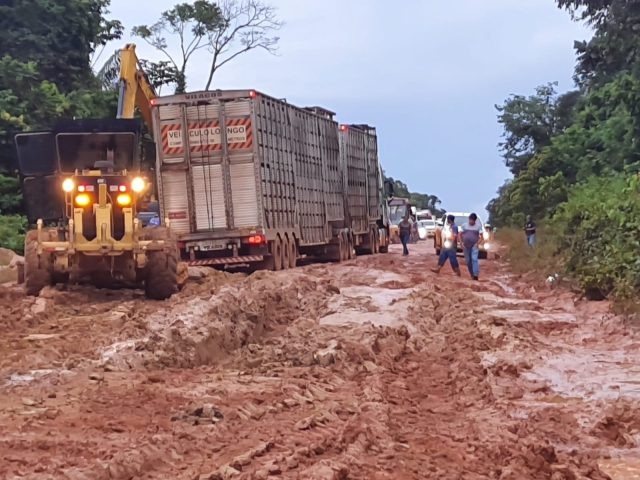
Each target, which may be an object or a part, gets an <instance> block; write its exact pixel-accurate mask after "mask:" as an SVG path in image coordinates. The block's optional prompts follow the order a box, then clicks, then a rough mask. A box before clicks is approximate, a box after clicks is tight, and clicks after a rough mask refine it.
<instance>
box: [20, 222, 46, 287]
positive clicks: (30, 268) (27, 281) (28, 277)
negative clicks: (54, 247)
mask: <svg viewBox="0 0 640 480" xmlns="http://www.w3.org/2000/svg"><path fill="white" fill-rule="evenodd" d="M48 285H51V257H50V256H49V255H48V254H44V253H43V254H42V255H41V256H38V231H37V230H32V231H30V232H27V236H26V237H25V239H24V287H25V290H26V292H27V295H32V296H35V295H38V294H39V293H40V290H42V289H43V288H44V287H46V286H48Z"/></svg>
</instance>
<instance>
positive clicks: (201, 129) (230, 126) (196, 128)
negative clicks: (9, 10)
mask: <svg viewBox="0 0 640 480" xmlns="http://www.w3.org/2000/svg"><path fill="white" fill-rule="evenodd" d="M226 129H227V130H226V135H227V146H228V149H229V150H246V149H249V148H251V146H252V145H253V133H252V131H251V120H250V119H249V118H237V119H231V120H228V121H227V125H226ZM188 135H189V147H190V150H191V152H192V153H196V152H209V151H220V150H222V128H221V127H220V123H219V122H217V121H215V120H212V121H205V122H191V123H189V130H188ZM162 147H163V151H164V153H165V154H166V155H174V154H179V153H182V151H183V150H182V149H183V148H184V140H183V138H182V130H181V129H180V125H179V124H167V125H165V126H163V128H162Z"/></svg>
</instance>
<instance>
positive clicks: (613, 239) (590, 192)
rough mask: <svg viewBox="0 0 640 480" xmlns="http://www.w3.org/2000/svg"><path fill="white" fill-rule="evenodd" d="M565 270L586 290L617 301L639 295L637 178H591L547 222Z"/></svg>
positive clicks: (622, 176) (638, 194) (639, 260)
mask: <svg viewBox="0 0 640 480" xmlns="http://www.w3.org/2000/svg"><path fill="white" fill-rule="evenodd" d="M553 226H554V231H555V232H556V235H557V238H558V242H559V248H560V253H561V256H562V257H563V259H564V263H565V266H566V269H567V271H568V272H569V273H571V274H572V275H574V276H575V278H577V279H578V281H579V282H580V285H581V286H582V287H583V288H584V289H585V291H587V292H595V293H598V294H601V295H604V296H608V295H611V296H613V297H615V298H618V299H626V298H631V297H633V296H636V295H637V294H638V293H639V291H640V257H639V256H638V251H640V236H639V235H638V233H639V232H640V189H639V182H638V177H637V176H635V175H634V176H633V177H628V176H626V175H615V176H607V177H591V178H590V179H589V180H588V181H587V182H585V183H584V184H581V185H580V186H578V187H576V188H574V189H573V190H572V191H571V194H570V196H569V199H568V201H567V202H566V203H565V204H563V205H562V206H561V207H560V209H559V211H558V213H557V214H556V215H555V217H554V219H553Z"/></svg>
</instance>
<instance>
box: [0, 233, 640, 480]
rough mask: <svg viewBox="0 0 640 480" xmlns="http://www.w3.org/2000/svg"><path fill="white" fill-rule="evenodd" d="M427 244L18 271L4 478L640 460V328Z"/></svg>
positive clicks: (523, 472)
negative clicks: (94, 277)
mask: <svg viewBox="0 0 640 480" xmlns="http://www.w3.org/2000/svg"><path fill="white" fill-rule="evenodd" d="M434 263H435V257H434V255H433V253H432V251H431V250H430V249H429V248H427V247H426V246H425V245H419V246H414V247H413V248H412V254H411V255H410V256H409V257H407V258H403V257H402V256H401V255H400V253H399V249H395V248H394V249H392V252H391V253H390V254H388V255H378V256H372V257H359V258H358V259H357V260H355V261H351V262H347V263H343V264H341V265H332V264H321V265H309V266H306V267H302V268H298V269H296V270H292V271H291V270H290V271H285V272H277V273H272V272H260V273H257V274H254V275H251V276H245V275H243V274H225V273H220V272H215V271H209V270H197V271H194V272H192V279H191V281H190V282H189V284H188V286H187V287H186V288H185V290H184V291H183V292H181V293H180V294H179V295H177V296H176V297H174V298H173V299H172V300H171V301H167V302H149V301H145V300H144V298H143V296H142V293H141V292H132V291H126V290H121V291H106V290H100V291H96V290H93V289H89V288H84V287H70V288H69V289H68V290H65V291H62V290H55V289H49V290H46V291H45V292H43V295H42V296H41V297H39V298H37V299H33V298H26V297H24V295H23V294H22V293H21V291H20V290H19V289H18V288H17V287H11V286H7V287H0V311H1V312H2V315H1V318H0V478H2V479H34V480H44V479H69V480H108V479H112V480H113V479H117V480H125V479H138V480H141V479H189V480H194V479H197V480H200V479H203V480H204V479H232V478H234V479H236V478H237V479H271V478H274V479H275V478H285V479H321V480H332V479H422V478H433V479H485V478H487V479H504V480H523V479H552V480H562V479H565V480H573V479H587V478H588V479H597V480H600V479H607V478H612V479H616V480H617V479H634V478H640V449H639V448H638V447H637V443H638V441H639V440H640V435H639V432H640V414H639V413H638V412H639V411H640V410H639V409H638V407H639V406H640V353H638V352H639V351H640V348H639V347H640V335H639V334H638V333H636V331H635V329H634V327H633V326H632V325H627V324H625V322H624V321H623V320H622V319H620V318H617V317H615V316H613V315H611V314H609V313H608V309H607V305H606V304H604V303H583V302H580V301H577V300H576V299H575V298H574V297H573V296H572V295H571V294H570V293H568V292H563V291H561V290H549V289H548V288H546V287H538V288H534V287H532V286H531V285H528V284H526V283H525V282H523V281H522V280H519V279H517V278H514V277H513V276H511V275H510V274H509V272H508V269H507V267H506V266H505V265H502V264H501V263H499V262H496V261H485V262H483V263H482V264H481V268H482V278H481V281H480V282H472V281H470V280H469V279H468V278H467V277H466V276H463V278H461V279H459V278H456V277H454V276H453V275H452V274H451V271H450V270H449V269H448V267H447V268H445V269H443V272H442V273H441V274H440V275H439V276H436V275H435V274H433V273H431V272H430V271H429V268H430V267H431V266H433V264H434Z"/></svg>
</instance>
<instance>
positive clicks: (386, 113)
mask: <svg viewBox="0 0 640 480" xmlns="http://www.w3.org/2000/svg"><path fill="white" fill-rule="evenodd" d="M175 3H177V2H176V0H155V1H154V2H147V1H145V2H135V1H132V0H112V2H111V12H112V16H113V17H114V18H118V19H120V20H121V21H122V22H123V23H124V24H125V25H126V28H127V33H128V32H129V31H130V30H131V27H132V26H134V25H138V24H142V23H153V21H155V20H156V19H157V17H158V16H159V14H160V12H161V11H163V10H166V9H168V8H170V7H171V6H172V5H173V4H175ZM271 3H272V4H273V5H274V6H276V7H277V8H278V13H279V17H280V19H281V20H283V21H284V22H285V23H286V25H285V27H284V28H283V29H282V31H281V32H280V37H281V40H280V52H279V55H278V56H275V57H274V56H271V55H269V54H267V53H264V52H258V51H256V52H251V53H248V54H246V55H245V56H242V57H239V58H238V59H236V60H235V61H234V62H232V63H229V64H228V65H226V66H225V67H224V68H223V69H222V70H221V71H220V72H219V73H218V74H217V79H215V78H214V83H215V85H216V87H217V88H222V89H226V88H234V89H235V88H255V89H257V90H260V91H263V92H265V93H267V94H269V95H272V96H275V97H278V98H286V99H287V100H288V101H289V102H291V103H294V104H296V105H299V106H308V105H320V106H323V107H326V108H327V109H329V110H332V111H335V112H338V117H337V120H338V121H339V122H341V123H368V124H370V125H374V126H375V127H376V128H377V130H378V142H379V146H380V160H381V162H382V165H383V168H384V169H385V171H386V172H387V174H388V175H391V176H393V177H394V178H398V179H401V180H403V181H405V182H406V183H407V184H408V185H409V187H410V188H411V189H412V190H414V191H419V192H424V193H430V194H436V195H438V196H439V197H440V198H441V199H442V201H443V206H444V207H445V208H446V209H447V210H449V211H454V210H463V211H469V210H476V211H479V212H480V211H482V214H483V215H484V213H485V212H484V207H485V205H486V204H487V202H488V200H490V199H491V198H492V197H493V196H494V193H495V191H496V189H497V188H498V186H500V185H501V184H502V182H503V181H504V180H505V179H506V178H507V177H508V171H507V170H506V168H505V167H504V166H503V162H502V159H501V158H500V155H499V152H498V149H497V143H498V142H499V141H500V133H501V130H500V128H499V125H498V124H497V121H496V111H495V108H494V105H495V104H499V103H502V101H503V100H504V99H505V98H506V97H507V96H508V95H509V94H512V93H522V94H529V93H531V92H532V91H533V89H534V88H535V87H536V86H537V85H540V84H543V83H546V82H549V81H558V82H559V84H560V89H561V90H566V89H569V88H571V87H572V86H573V82H572V80H571V76H572V72H573V67H574V64H575V56H574V52H573V41H574V40H576V39H585V38H588V37H589V35H590V33H589V32H588V31H587V30H586V29H585V28H584V27H583V26H581V25H579V24H576V23H574V22H572V21H571V20H570V18H569V15H568V14H567V13H566V12H563V11H560V10H558V9H557V8H556V6H555V2H554V0H449V1H446V2H445V1H442V0H401V1H400V0H397V1H395V2H389V1H383V0H341V1H339V0H271ZM130 40H133V41H135V42H136V43H137V44H138V54H139V56H140V57H142V58H147V59H152V60H157V59H160V58H161V55H160V54H159V53H158V52H156V51H154V50H153V49H152V48H150V47H148V46H146V45H144V42H142V41H141V40H140V39H137V40H135V39H131V38H130V37H127V38H125V39H124V41H120V42H118V43H117V44H114V45H113V49H115V48H118V47H119V46H121V44H122V43H124V42H126V41H130ZM207 60H208V59H207V58H206V52H204V55H201V56H200V57H198V58H196V59H195V60H194V61H193V62H192V64H191V66H190V68H189V69H188V71H187V74H188V79H187V81H188V89H189V90H190V91H193V90H199V89H202V88H204V85H205V83H206V78H207V73H208V61H207Z"/></svg>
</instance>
